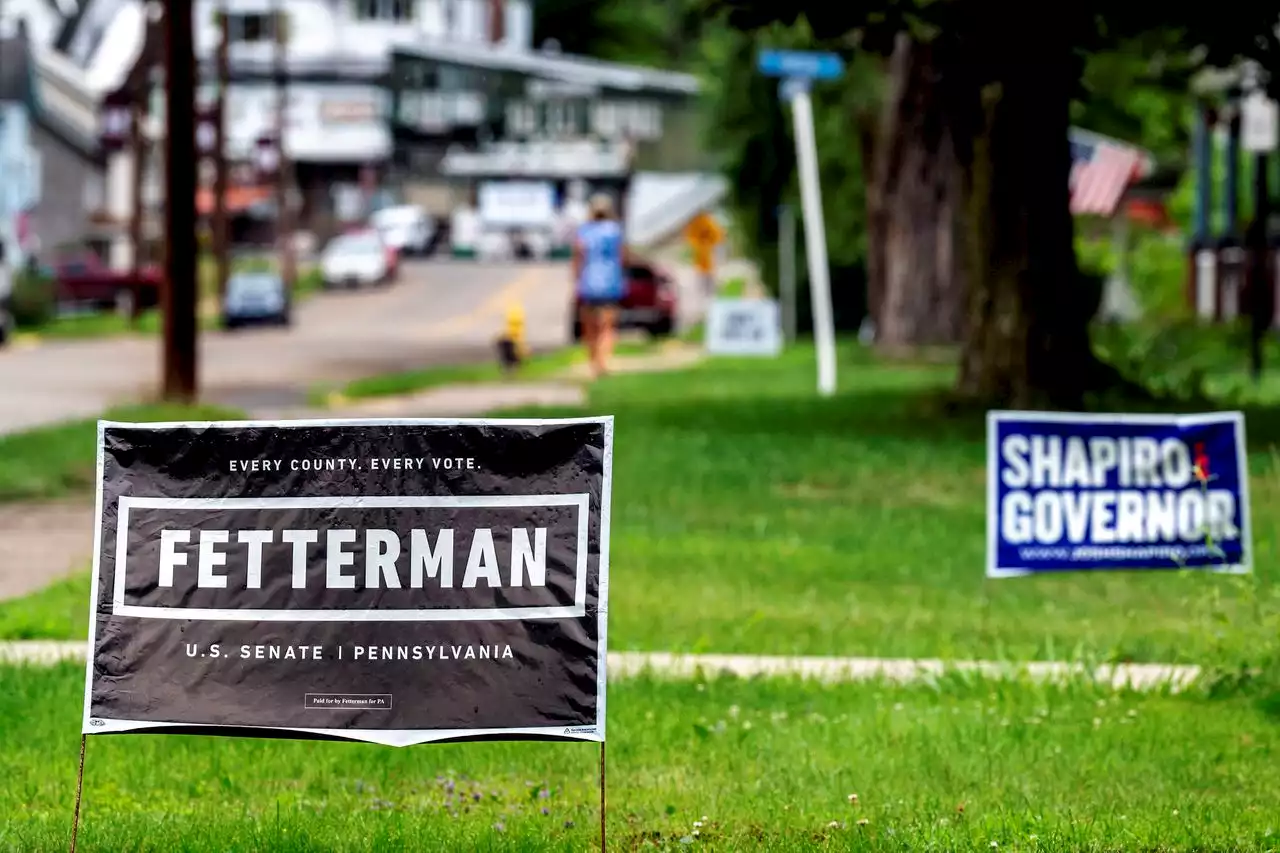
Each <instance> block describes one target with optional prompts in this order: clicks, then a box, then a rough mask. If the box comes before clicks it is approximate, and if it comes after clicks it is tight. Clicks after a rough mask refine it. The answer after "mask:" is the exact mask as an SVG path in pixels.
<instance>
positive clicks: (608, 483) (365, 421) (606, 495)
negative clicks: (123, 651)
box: [80, 415, 613, 747]
mask: <svg viewBox="0 0 1280 853" xmlns="http://www.w3.org/2000/svg"><path fill="white" fill-rule="evenodd" d="M579 424H595V425H599V426H602V427H604V453H603V455H604V459H603V464H604V470H603V477H602V479H601V484H600V558H599V561H598V565H599V568H598V570H597V573H598V584H597V591H596V602H597V612H596V626H597V630H598V632H599V635H598V636H599V639H598V640H597V642H596V654H597V659H596V678H597V682H596V725H595V726H594V729H593V728H592V727H590V726H587V727H582V726H569V727H561V726H533V727H527V726H513V727H510V728H503V729H397V730H387V729H333V728H306V727H298V726H239V727H236V728H244V729H249V730H262V731H273V732H294V733H296V734H305V735H320V736H328V737H337V738H342V739H344V740H350V741H359V742H364V743H378V744H382V745H384V746H394V747H405V746H413V745H415V744H420V743H432V742H435V741H442V740H452V739H456V738H468V737H484V736H491V735H532V736H538V737H555V738H559V739H562V740H576V741H587V742H590V743H604V741H605V720H606V714H605V705H606V701H607V698H608V681H609V679H608V672H607V662H608V655H609V649H608V644H607V639H608V633H607V631H608V613H609V600H608V592H609V525H610V516H611V509H612V508H611V504H612V496H613V415H597V416H593V417H584V418H315V419H305V420H302V419H300V420H293V421H261V420H259V421H253V420H245V421H164V422H151V423H131V422H128V421H107V420H99V421H98V447H97V454H96V456H97V460H96V461H97V482H98V488H97V490H96V491H97V494H96V496H95V500H94V503H95V514H96V516H97V520H98V529H97V531H95V533H94V537H93V580H92V592H91V594H90V596H89V635H88V636H87V637H86V638H85V646H86V651H87V654H86V655H85V673H84V711H83V714H82V717H81V724H80V732H81V734H85V735H91V734H118V733H123V732H136V731H150V730H157V731H163V730H164V729H168V728H190V729H201V728H203V729H217V728H224V726H218V725H213V724H208V723H182V722H165V721H159V722H157V721H154V720H121V719H106V718H94V717H91V716H90V713H89V712H90V710H91V709H92V707H93V670H94V663H95V661H96V660H97V644H98V596H99V592H100V590H101V586H100V584H101V578H102V575H101V572H102V562H101V559H102V538H103V536H102V521H103V504H104V498H105V485H106V481H105V479H104V477H105V474H106V450H107V448H106V433H107V430H108V429H112V428H115V429H139V430H156V431H160V430H171V429H195V430H207V429H246V428H259V429H298V428H307V427H380V426H383V427H385V426H487V427H498V428H502V427H531V426H534V427H558V426H574V425H579ZM95 724H96V725H95Z"/></svg>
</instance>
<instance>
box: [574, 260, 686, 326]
mask: <svg viewBox="0 0 1280 853" xmlns="http://www.w3.org/2000/svg"><path fill="white" fill-rule="evenodd" d="M578 308H579V303H578V299H577V297H576V296H575V297H574V300H573V339H574V340H575V341H577V340H581V339H582V322H581V320H580V318H579V310H578ZM676 308H677V298H676V288H675V279H674V278H672V276H671V273H669V272H668V271H667V270H665V269H663V268H662V267H661V266H659V265H657V264H654V263H650V262H648V261H637V262H634V263H632V264H631V266H629V267H628V268H627V291H626V294H625V295H624V296H623V297H622V303H621V305H619V311H618V328H619V329H644V330H645V331H646V332H648V333H649V334H650V335H652V336H654V337H666V336H668V335H670V334H671V332H672V331H673V330H674V329H675V327H676Z"/></svg>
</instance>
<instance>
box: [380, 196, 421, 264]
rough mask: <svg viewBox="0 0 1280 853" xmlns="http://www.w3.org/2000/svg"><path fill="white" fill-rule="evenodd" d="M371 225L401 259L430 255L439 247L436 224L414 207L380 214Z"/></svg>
mask: <svg viewBox="0 0 1280 853" xmlns="http://www.w3.org/2000/svg"><path fill="white" fill-rule="evenodd" d="M369 224H370V225H371V226H373V228H374V229H375V230H377V232H378V234H380V235H381V236H382V240H383V242H384V243H386V244H387V245H389V246H391V247H392V248H394V249H395V250H396V251H397V252H399V253H400V254H401V255H429V254H431V252H432V251H433V250H434V249H435V246H436V224H435V221H434V220H433V219H432V218H431V217H430V216H428V215H427V212H426V211H425V210H423V209H422V208H421V207H418V206H417V205H414V204H402V205H397V206H395V207H384V208H382V209H381V210H376V211H374V212H373V215H372V216H370V217H369Z"/></svg>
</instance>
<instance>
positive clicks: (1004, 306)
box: [958, 23, 1116, 408]
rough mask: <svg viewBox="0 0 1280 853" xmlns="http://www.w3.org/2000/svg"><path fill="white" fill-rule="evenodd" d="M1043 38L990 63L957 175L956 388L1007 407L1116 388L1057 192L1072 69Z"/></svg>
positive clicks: (1065, 159) (1064, 158)
mask: <svg viewBox="0 0 1280 853" xmlns="http://www.w3.org/2000/svg"><path fill="white" fill-rule="evenodd" d="M1054 30H1055V28H1054V27H1053V26H1052V24H1049V23H1045V26H1043V27H1037V28H1036V31H1037V34H1038V35H1037V37H1036V38H1034V39H1031V38H1027V39H1022V40H1020V42H1021V43H1012V44H1008V45H1007V46H1006V48H1005V49H1006V51H1007V53H1005V54H1003V55H1002V56H1001V58H1000V59H999V60H997V61H998V62H999V63H1000V66H999V69H998V73H997V74H996V75H995V76H996V79H997V81H998V82H997V83H995V84H993V85H991V86H990V87H988V89H987V90H986V91H985V92H984V104H983V106H984V110H983V113H984V115H983V116H982V117H981V120H980V122H979V124H980V125H981V127H980V129H979V132H978V133H977V134H976V137H975V139H974V140H973V142H974V145H973V149H972V151H971V152H969V153H970V156H971V162H970V169H968V170H967V171H968V174H969V175H970V185H969V192H968V195H969V202H970V204H969V216H968V217H967V219H968V223H969V227H970V229H971V230H970V234H969V240H968V243H969V245H970V247H971V249H972V256H971V263H970V273H971V275H972V276H973V278H972V287H971V288H970V291H969V299H968V307H967V311H968V317H967V321H968V329H967V334H966V337H965V344H964V348H963V353H962V356H961V373H960V379H959V385H958V390H959V391H960V392H961V393H962V394H964V395H966V396H970V397H974V398H977V399H979V400H982V401H984V402H988V403H991V404H996V405H1011V406H1014V407H1017V408H1029V407H1033V406H1050V407H1061V408H1077V407H1080V406H1082V405H1083V404H1084V401H1085V397H1086V395H1087V394H1088V393H1089V392H1090V391H1092V390H1096V389H1100V388H1102V387H1103V386H1105V385H1107V384H1109V383H1112V382H1113V381H1114V380H1115V379H1116V376H1115V373H1114V371H1111V370H1110V369H1109V368H1107V367H1106V366H1105V365H1103V364H1101V363H1100V362H1099V361H1098V360H1097V358H1096V357H1095V356H1094V355H1093V351H1092V349H1091V346H1090V342H1089V331H1088V326H1089V321H1090V319H1091V306H1090V302H1091V300H1090V299H1089V295H1088V291H1087V289H1086V288H1084V287H1083V286H1082V283H1081V281H1080V278H1079V274H1078V271H1077V268H1076V258H1075V247H1074V225H1073V221H1072V217H1071V213H1070V207H1069V193H1068V186H1067V178H1068V174H1069V171H1070V151H1069V147H1068V142H1067V136H1068V129H1069V105H1070V96H1071V91H1072V87H1073V86H1074V84H1075V82H1076V80H1077V76H1078V65H1077V63H1076V61H1075V59H1074V57H1073V55H1072V53H1071V50H1070V44H1069V43H1068V41H1067V40H1066V38H1065V37H1061V36H1057V35H1055V31H1054ZM1041 33H1043V34H1044V37H1043V38H1042V37H1040V35H1039V34H1041ZM1094 307H1096V306H1094Z"/></svg>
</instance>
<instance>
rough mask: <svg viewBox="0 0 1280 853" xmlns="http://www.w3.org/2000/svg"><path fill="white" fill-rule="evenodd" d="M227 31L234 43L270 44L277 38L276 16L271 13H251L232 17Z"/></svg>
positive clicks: (229, 19) (229, 18)
mask: <svg viewBox="0 0 1280 853" xmlns="http://www.w3.org/2000/svg"><path fill="white" fill-rule="evenodd" d="M227 31H228V34H229V35H230V37H231V41H233V42H248V43H251V44H252V43H255V42H268V41H275V38H276V15H274V14H271V13H269V12H251V13H248V14H243V15H230V16H228V20H227Z"/></svg>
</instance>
